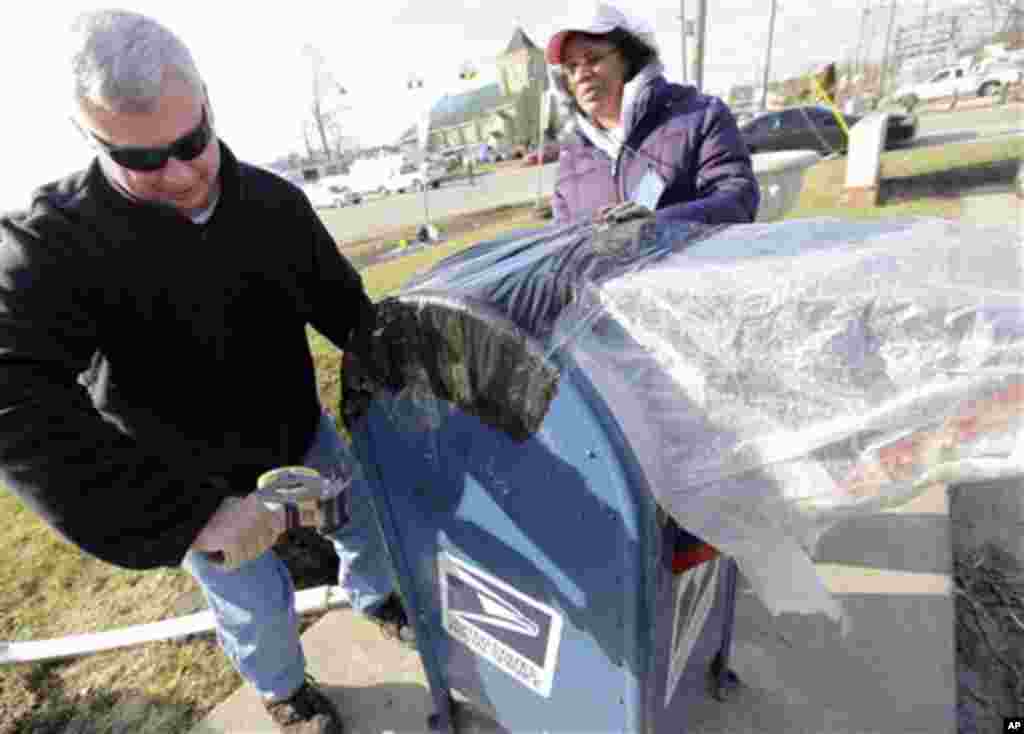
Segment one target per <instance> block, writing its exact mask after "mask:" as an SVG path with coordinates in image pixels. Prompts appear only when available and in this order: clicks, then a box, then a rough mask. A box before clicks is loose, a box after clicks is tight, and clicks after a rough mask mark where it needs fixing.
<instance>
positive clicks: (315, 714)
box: [263, 675, 345, 734]
mask: <svg viewBox="0 0 1024 734" xmlns="http://www.w3.org/2000/svg"><path fill="white" fill-rule="evenodd" d="M263 705H264V706H265V707H266V709H267V713H268V714H270V718H271V719H273V720H274V723H275V724H277V726H278V728H279V729H280V730H281V732H282V734H345V725H344V724H342V722H341V715H340V714H339V713H338V710H337V709H336V708H335V707H334V704H333V703H331V701H330V699H329V698H327V696H325V695H324V694H323V692H322V691H321V690H320V688H319V687H318V686H317V683H316V681H315V680H313V678H312V677H310V676H308V675H307V676H306V680H305V681H304V682H303V684H302V685H301V686H300V687H299V690H297V691H296V692H295V693H293V694H292V697H291V698H289V699H288V700H286V701H274V702H266V703H264V704H263Z"/></svg>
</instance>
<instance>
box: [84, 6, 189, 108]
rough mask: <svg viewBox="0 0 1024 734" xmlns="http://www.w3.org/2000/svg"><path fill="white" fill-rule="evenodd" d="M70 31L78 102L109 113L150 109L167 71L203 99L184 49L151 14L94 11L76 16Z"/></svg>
mask: <svg viewBox="0 0 1024 734" xmlns="http://www.w3.org/2000/svg"><path fill="white" fill-rule="evenodd" d="M71 31H72V36H73V44H74V45H73V47H72V52H71V70H72V74H73V76H74V85H75V89H74V95H75V99H76V101H77V102H78V103H82V102H83V101H87V102H90V103H91V104H94V105H97V106H100V107H103V108H106V109H110V110H112V111H114V112H150V111H152V110H153V109H154V108H155V107H156V104H157V100H158V99H159V98H160V94H161V89H162V87H163V81H164V75H165V74H166V73H168V72H170V73H173V74H176V75H177V76H178V77H180V78H181V79H182V80H183V81H184V82H186V83H187V84H189V85H190V86H191V87H192V88H193V89H194V90H195V93H196V96H197V97H199V98H204V97H205V92H204V87H203V79H202V77H201V76H200V75H199V69H198V68H197V67H196V63H195V61H194V60H193V58H192V54H191V53H190V52H189V50H188V47H187V46H185V44H184V43H182V41H181V40H180V39H179V38H178V37H177V36H176V35H174V34H173V33H172V32H171V31H170V30H168V29H167V28H165V27H164V26H162V25H160V24H159V23H157V22H156V21H155V20H153V19H151V18H147V17H146V16H144V15H139V14H138V13H132V12H129V11H126V10H96V11H90V12H86V13H82V14H81V15H79V16H78V18H76V19H75V22H74V23H73V24H72V27H71Z"/></svg>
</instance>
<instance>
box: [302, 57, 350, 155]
mask: <svg viewBox="0 0 1024 734" xmlns="http://www.w3.org/2000/svg"><path fill="white" fill-rule="evenodd" d="M302 53H303V54H305V55H306V56H308V57H309V60H310V67H311V69H310V71H311V74H310V81H311V83H312V87H311V90H310V91H311V97H310V109H309V112H310V116H311V118H312V119H311V120H310V122H312V124H313V126H314V128H315V131H316V133H317V136H318V137H319V138H320V146H321V150H323V153H324V156H325V157H326V158H327V159H328V160H330V159H331V157H332V153H334V151H335V148H337V147H338V146H339V145H340V141H341V123H340V120H339V116H340V113H341V112H342V111H344V110H345V109H348V108H347V107H344V106H343V105H342V104H341V103H340V98H341V96H343V95H345V94H347V92H346V91H345V88H344V87H343V86H342V85H341V84H340V83H339V82H338V80H337V79H336V78H335V76H334V74H333V73H332V72H331V71H329V70H328V69H326V68H325V59H324V56H323V54H322V53H321V52H320V50H319V49H318V48H316V47H315V46H313V45H312V44H309V43H307V44H306V45H305V46H303V47H302ZM304 132H305V130H304ZM332 141H333V142H334V145H331V142H332ZM307 145H308V138H307Z"/></svg>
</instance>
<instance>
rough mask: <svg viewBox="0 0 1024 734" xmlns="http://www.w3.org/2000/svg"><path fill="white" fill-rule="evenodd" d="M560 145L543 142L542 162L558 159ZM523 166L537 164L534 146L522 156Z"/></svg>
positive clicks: (551, 161)
mask: <svg viewBox="0 0 1024 734" xmlns="http://www.w3.org/2000/svg"><path fill="white" fill-rule="evenodd" d="M561 149H562V146H561V145H559V144H558V143H545V144H544V162H545V163H553V162H554V161H557V160H558V154H559V152H560V151H561ZM523 165H524V166H536V165H537V149H536V148H534V149H532V150H531V151H530V152H528V153H527V154H526V156H525V157H524V158H523Z"/></svg>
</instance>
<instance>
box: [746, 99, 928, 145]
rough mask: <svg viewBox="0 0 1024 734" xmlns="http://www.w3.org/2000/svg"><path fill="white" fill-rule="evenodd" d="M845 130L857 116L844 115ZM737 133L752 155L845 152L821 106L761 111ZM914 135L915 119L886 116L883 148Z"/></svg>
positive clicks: (828, 114) (831, 116) (828, 112)
mask: <svg viewBox="0 0 1024 734" xmlns="http://www.w3.org/2000/svg"><path fill="white" fill-rule="evenodd" d="M843 120H844V121H845V122H846V126H847V128H852V127H853V126H854V125H856V124H857V123H858V122H860V120H861V116H860V115H843ZM740 133H741V134H742V135H743V139H744V140H745V141H746V143H747V147H748V148H750V152H751V153H766V152H770V151H776V150H816V151H818V152H819V153H823V154H826V155H827V154H829V153H834V152H843V151H845V150H846V145H847V141H846V134H845V133H844V132H843V129H842V128H841V127H840V126H839V122H838V121H837V120H836V118H835V115H834V114H833V112H832V110H831V109H829V108H828V107H823V106H821V105H804V106H801V107H788V108H786V109H784V110H774V111H771V112H762V113H761V114H759V115H756V116H755V117H754V119H752V120H750V121H749V122H746V123H744V124H742V125H740ZM916 134H917V117H916V116H915V115H912V114H897V113H893V114H890V115H889V122H888V126H887V129H886V138H885V147H886V148H891V147H895V146H897V145H899V144H901V143H905V142H907V141H908V140H912V139H913V137H914V136H915V135H916Z"/></svg>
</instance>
